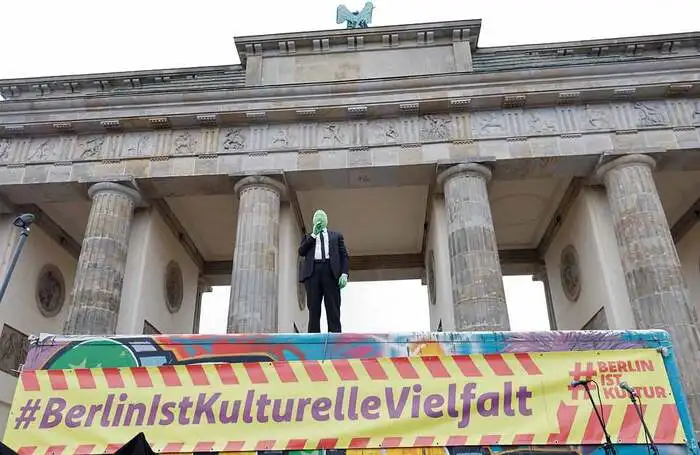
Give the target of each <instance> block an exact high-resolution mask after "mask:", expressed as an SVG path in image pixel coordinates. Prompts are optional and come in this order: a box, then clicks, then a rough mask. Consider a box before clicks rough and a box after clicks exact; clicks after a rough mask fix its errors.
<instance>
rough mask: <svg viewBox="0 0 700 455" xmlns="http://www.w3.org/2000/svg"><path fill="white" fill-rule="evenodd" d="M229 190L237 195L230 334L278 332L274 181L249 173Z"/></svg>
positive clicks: (278, 192) (277, 190) (280, 190)
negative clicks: (238, 201)
mask: <svg viewBox="0 0 700 455" xmlns="http://www.w3.org/2000/svg"><path fill="white" fill-rule="evenodd" d="M234 190H235V191H236V193H237V194H238V196H239V198H240V203H239V205H238V225H237V226H238V227H237V232H236V247H235V250H234V253H233V270H232V272H231V300H230V303H229V310H228V332H229V333H274V332H277V320H278V314H277V312H278V309H277V303H278V302H277V289H278V280H279V278H278V274H277V266H278V261H279V251H278V250H279V231H280V229H279V226H280V201H281V199H282V195H283V194H284V191H285V189H284V186H283V185H282V184H281V183H280V182H278V181H277V180H274V179H271V178H269V177H263V176H250V177H246V178H244V179H242V180H241V181H239V182H238V183H237V184H236V186H235V188H234Z"/></svg>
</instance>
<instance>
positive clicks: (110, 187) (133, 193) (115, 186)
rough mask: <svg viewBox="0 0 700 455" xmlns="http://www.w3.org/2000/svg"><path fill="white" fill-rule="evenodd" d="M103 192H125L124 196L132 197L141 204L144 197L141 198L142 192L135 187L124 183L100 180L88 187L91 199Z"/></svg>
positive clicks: (135, 202)
mask: <svg viewBox="0 0 700 455" xmlns="http://www.w3.org/2000/svg"><path fill="white" fill-rule="evenodd" d="M103 192H111V193H119V194H123V195H124V196H127V197H128V198H129V199H131V201H132V202H133V203H134V205H140V204H141V203H142V202H143V199H142V198H141V193H139V192H138V191H137V190H136V189H134V188H129V187H128V186H126V185H122V184H120V183H114V182H99V183H95V184H94V185H91V186H90V188H88V196H90V199H94V198H95V195H97V194H98V193H103Z"/></svg>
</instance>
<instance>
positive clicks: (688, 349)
mask: <svg viewBox="0 0 700 455" xmlns="http://www.w3.org/2000/svg"><path fill="white" fill-rule="evenodd" d="M654 166H655V161H654V159H653V158H651V157H649V156H646V155H627V156H624V157H621V158H617V159H616V160H614V161H612V162H610V163H607V164H605V165H603V166H602V167H601V168H600V169H599V170H598V177H599V178H601V179H602V181H603V183H604V184H605V188H606V190H607V196H608V201H609V204H610V211H611V214H612V219H613V227H614V229H615V236H616V238H617V244H618V246H619V249H620V259H621V261H622V269H623V271H624V274H625V284H626V285H627V291H628V293H629V298H630V303H631V306H632V312H633V315H634V320H635V322H636V325H637V327H638V328H640V329H664V330H667V331H668V332H669V333H670V334H671V337H672V339H673V344H674V350H675V352H676V360H677V361H678V363H679V367H680V370H681V375H682V377H683V383H684V384H685V393H686V396H687V399H688V404H689V406H690V410H691V413H692V415H693V417H694V419H693V420H694V421H695V423H696V425H697V423H698V422H700V335H699V334H698V317H697V314H696V312H695V308H694V307H693V305H692V304H691V302H690V299H689V294H688V288H687V286H686V284H685V280H684V278H683V274H682V272H681V263H680V260H679V259H678V253H677V252H676V247H675V245H674V243H673V238H672V237H671V231H670V229H669V227H668V222H667V220H666V215H665V214H664V210H663V207H662V205H661V200H660V199H659V195H658V193H657V191H656V185H655V184H654V178H653V175H652V171H653V169H654Z"/></svg>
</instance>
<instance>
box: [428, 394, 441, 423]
mask: <svg viewBox="0 0 700 455" xmlns="http://www.w3.org/2000/svg"><path fill="white" fill-rule="evenodd" d="M444 404H445V398H444V397H443V396H442V395H438V394H436V393H434V394H432V395H428V397H427V398H426V399H425V403H423V412H425V415H426V416H428V417H430V418H431V419H439V418H440V417H442V415H443V411H442V409H440V408H442V406H443V405H444Z"/></svg>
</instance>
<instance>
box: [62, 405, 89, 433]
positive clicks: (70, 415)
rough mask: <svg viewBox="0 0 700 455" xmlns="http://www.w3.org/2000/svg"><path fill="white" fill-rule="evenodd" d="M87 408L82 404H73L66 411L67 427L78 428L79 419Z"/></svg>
mask: <svg viewBox="0 0 700 455" xmlns="http://www.w3.org/2000/svg"><path fill="white" fill-rule="evenodd" d="M85 412H87V409H86V408H85V406H83V405H80V404H78V405H75V406H73V407H72V408H70V409H69V410H68V412H66V426H67V427H68V428H78V427H79V426H80V419H81V418H82V417H83V416H84V415H85Z"/></svg>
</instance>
